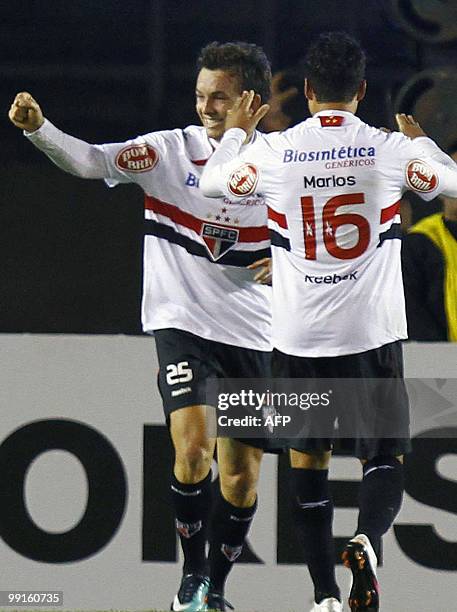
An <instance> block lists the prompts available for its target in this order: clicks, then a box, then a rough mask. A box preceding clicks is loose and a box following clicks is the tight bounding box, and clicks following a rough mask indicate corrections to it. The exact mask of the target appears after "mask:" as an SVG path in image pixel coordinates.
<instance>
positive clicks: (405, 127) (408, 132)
mask: <svg viewBox="0 0 457 612" xmlns="http://www.w3.org/2000/svg"><path fill="white" fill-rule="evenodd" d="M395 119H396V121H397V125H398V129H399V130H400V132H402V134H404V135H405V136H408V138H413V139H414V138H419V137H420V136H427V134H426V133H425V132H424V130H423V129H422V128H421V126H420V125H419V123H418V122H417V121H416V120H415V119H414V117H413V116H412V115H405V114H404V113H397V114H396V115H395Z"/></svg>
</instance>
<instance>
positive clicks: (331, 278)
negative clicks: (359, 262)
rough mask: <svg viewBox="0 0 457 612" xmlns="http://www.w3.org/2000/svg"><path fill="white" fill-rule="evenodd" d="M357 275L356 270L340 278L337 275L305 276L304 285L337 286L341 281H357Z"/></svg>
mask: <svg viewBox="0 0 457 612" xmlns="http://www.w3.org/2000/svg"><path fill="white" fill-rule="evenodd" d="M358 273H359V271H358V270H356V271H355V272H351V273H350V274H345V275H344V276H340V275H339V274H333V275H332V274H329V275H328V276H311V275H310V274H305V283H312V284H313V285H322V284H324V285H337V284H338V283H340V282H341V281H345V280H357V274H358Z"/></svg>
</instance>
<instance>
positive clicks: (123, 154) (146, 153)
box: [115, 144, 159, 172]
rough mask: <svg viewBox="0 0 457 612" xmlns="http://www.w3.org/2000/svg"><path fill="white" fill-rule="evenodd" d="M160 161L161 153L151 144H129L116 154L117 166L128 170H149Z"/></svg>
mask: <svg viewBox="0 0 457 612" xmlns="http://www.w3.org/2000/svg"><path fill="white" fill-rule="evenodd" d="M158 161H159V154H158V153H157V151H156V150H155V149H154V148H153V147H151V146H149V145H146V144H144V145H140V144H138V145H129V146H128V147H125V148H124V149H122V150H121V151H119V153H118V154H117V156H116V162H115V163H116V168H119V170H126V171H127V172H148V171H149V170H152V169H153V168H154V167H155V166H156V165H157V162H158Z"/></svg>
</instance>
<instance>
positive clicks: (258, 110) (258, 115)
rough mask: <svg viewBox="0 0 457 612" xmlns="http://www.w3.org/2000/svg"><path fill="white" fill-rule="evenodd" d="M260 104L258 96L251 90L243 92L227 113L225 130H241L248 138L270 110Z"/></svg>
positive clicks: (266, 105) (265, 105) (267, 106)
mask: <svg viewBox="0 0 457 612" xmlns="http://www.w3.org/2000/svg"><path fill="white" fill-rule="evenodd" d="M261 102H262V101H261V99H260V96H259V94H256V93H255V91H253V90H252V89H251V90H250V91H243V93H242V94H241V96H240V97H239V98H238V100H237V101H236V102H235V104H234V105H233V107H232V108H231V109H230V110H229V111H228V112H227V118H226V120H225V129H226V130H228V129H230V128H233V127H238V128H242V129H243V130H244V131H245V132H246V133H247V135H248V136H250V135H251V134H252V132H253V131H254V130H255V128H256V127H257V124H258V123H259V121H260V120H261V119H262V118H263V117H265V115H266V114H267V113H268V111H269V110H270V107H269V105H268V104H262V103H261Z"/></svg>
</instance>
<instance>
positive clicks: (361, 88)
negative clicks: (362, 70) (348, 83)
mask: <svg viewBox="0 0 457 612" xmlns="http://www.w3.org/2000/svg"><path fill="white" fill-rule="evenodd" d="M366 93H367V81H366V79H363V81H361V82H360V85H359V89H358V91H357V102H360V100H363V99H364V97H365V94H366Z"/></svg>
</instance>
